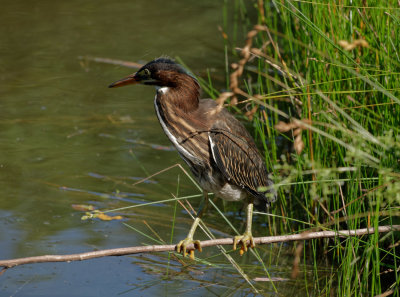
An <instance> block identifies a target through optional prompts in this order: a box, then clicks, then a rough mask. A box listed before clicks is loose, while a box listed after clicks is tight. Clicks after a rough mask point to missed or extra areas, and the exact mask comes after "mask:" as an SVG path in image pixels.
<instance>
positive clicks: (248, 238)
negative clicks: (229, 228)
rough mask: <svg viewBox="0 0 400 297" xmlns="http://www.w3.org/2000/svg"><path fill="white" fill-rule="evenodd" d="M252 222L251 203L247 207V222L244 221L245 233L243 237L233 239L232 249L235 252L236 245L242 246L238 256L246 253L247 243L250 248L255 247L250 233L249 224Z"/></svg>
mask: <svg viewBox="0 0 400 297" xmlns="http://www.w3.org/2000/svg"><path fill="white" fill-rule="evenodd" d="M252 220H253V203H249V204H248V205H247V221H246V231H245V232H244V233H243V235H238V236H235V238H234V239H233V249H234V250H236V245H237V244H238V243H239V244H241V245H242V247H241V248H240V255H243V254H244V253H245V252H247V242H248V241H249V242H250V243H249V246H250V247H251V248H253V247H255V244H254V239H253V235H252V233H251V224H252Z"/></svg>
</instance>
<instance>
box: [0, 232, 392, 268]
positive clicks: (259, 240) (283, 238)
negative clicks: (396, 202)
mask: <svg viewBox="0 0 400 297" xmlns="http://www.w3.org/2000/svg"><path fill="white" fill-rule="evenodd" d="M390 231H400V225H392V226H380V227H378V228H377V229H376V228H372V227H371V228H363V229H355V230H340V231H318V232H304V233H301V234H292V235H280V236H267V237H256V238H254V242H255V244H270V243H277V242H289V241H298V240H309V239H316V238H330V237H335V236H339V237H348V236H361V235H367V234H372V233H375V232H378V233H385V232H390ZM215 245H233V238H221V239H212V240H204V241H202V242H201V247H202V248H204V247H209V246H215ZM188 249H189V250H191V249H194V246H193V244H190V245H189V246H188ZM174 250H175V245H173V244H170V245H150V246H136V247H126V248H116V249H108V250H100V251H93V252H87V253H80V254H70V255H44V256H36V257H27V258H18V259H11V260H0V267H4V268H5V269H7V268H11V267H14V266H17V265H23V264H32V263H45V262H70V261H83V260H88V259H93V258H100V257H108V256H124V255H131V254H138V253H151V252H172V251H174Z"/></svg>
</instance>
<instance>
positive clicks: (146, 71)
mask: <svg viewBox="0 0 400 297" xmlns="http://www.w3.org/2000/svg"><path fill="white" fill-rule="evenodd" d="M138 74H139V76H140V77H142V78H149V77H150V76H151V73H150V70H149V69H147V68H145V69H143V70H141V71H140V72H139V73H138Z"/></svg>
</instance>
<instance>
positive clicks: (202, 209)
mask: <svg viewBox="0 0 400 297" xmlns="http://www.w3.org/2000/svg"><path fill="white" fill-rule="evenodd" d="M203 194H204V195H203V201H202V202H201V203H200V207H199V210H198V211H197V217H196V219H195V220H194V222H193V224H192V227H190V231H189V233H188V235H187V237H186V238H185V239H184V240H181V241H180V242H178V244H177V245H176V251H177V252H178V253H182V255H183V256H184V257H186V255H187V252H186V249H187V246H188V245H190V244H192V243H193V244H194V248H195V250H196V249H197V250H198V251H199V252H201V251H202V249H201V244H200V240H193V235H194V232H195V231H196V228H197V226H198V225H199V223H200V218H201V217H202V216H203V214H204V212H205V210H206V209H207V205H208V195H207V192H204V193H203ZM190 258H192V259H194V250H191V251H190Z"/></svg>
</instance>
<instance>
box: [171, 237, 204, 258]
mask: <svg viewBox="0 0 400 297" xmlns="http://www.w3.org/2000/svg"><path fill="white" fill-rule="evenodd" d="M192 243H193V245H194V250H189V255H190V258H191V259H192V260H194V251H195V250H198V251H199V252H201V251H202V249H201V245H200V240H193V238H190V237H187V238H185V239H184V240H181V241H179V243H178V244H177V245H176V251H177V252H178V253H182V255H183V256H184V257H186V255H187V251H186V249H187V246H188V245H190V244H192Z"/></svg>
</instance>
